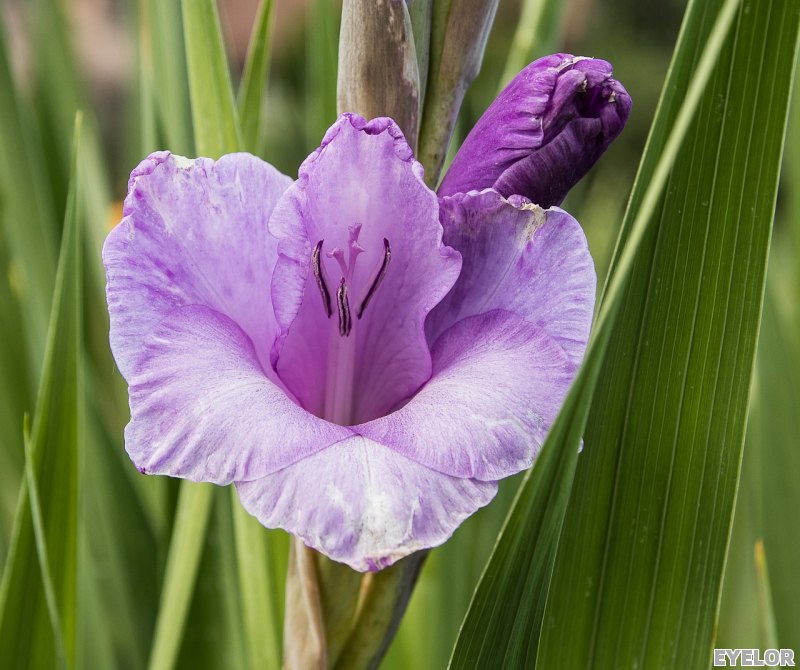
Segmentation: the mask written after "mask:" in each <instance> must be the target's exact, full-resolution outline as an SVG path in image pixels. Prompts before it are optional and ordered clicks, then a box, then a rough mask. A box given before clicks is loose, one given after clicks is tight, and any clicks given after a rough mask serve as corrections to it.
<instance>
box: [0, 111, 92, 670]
mask: <svg viewBox="0 0 800 670" xmlns="http://www.w3.org/2000/svg"><path fill="white" fill-rule="evenodd" d="M79 127H80V126H79V123H76V132H75V140H74V142H75V144H74V147H75V149H74V150H73V151H74V152H73V162H72V166H73V178H72V180H71V184H70V189H69V196H68V200H67V211H66V215H65V221H64V232H63V235H62V244H61V254H60V260H59V264H58V271H57V274H56V283H55V291H54V294H53V306H52V310H51V317H50V327H49V330H48V334H47V347H46V353H45V359H44V365H43V368H42V378H41V382H40V385H39V393H38V397H37V401H36V411H35V416H34V423H33V429H32V432H31V435H30V439H29V440H26V442H27V445H26V446H27V448H26V457H27V463H26V473H27V476H26V483H27V485H23V487H22V489H21V491H20V500H19V506H18V508H17V510H18V511H17V517H16V520H15V531H14V537H13V541H12V547H11V551H10V554H9V558H8V561H7V563H6V567H5V571H4V574H3V581H2V586H1V587H0V667H4V668H29V667H30V668H38V667H73V666H74V660H75V637H76V621H77V617H76V593H77V579H76V576H77V550H78V549H77V548H78V477H79V471H78V449H79V447H78V445H79V443H80V439H81V430H82V400H81V389H82V383H81V376H82V360H81V355H82V299H81V281H82V271H81V249H82V242H81V234H80V233H81V228H80V225H79V222H78V220H77V219H78V213H77V207H78V198H77V195H76V192H77V188H78V187H77V176H76V175H75V167H76V166H77V147H78V145H79V138H80V133H79Z"/></svg>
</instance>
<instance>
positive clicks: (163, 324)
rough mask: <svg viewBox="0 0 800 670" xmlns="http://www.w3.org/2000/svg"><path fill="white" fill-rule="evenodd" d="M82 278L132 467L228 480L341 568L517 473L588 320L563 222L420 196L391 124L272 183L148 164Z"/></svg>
mask: <svg viewBox="0 0 800 670" xmlns="http://www.w3.org/2000/svg"><path fill="white" fill-rule="evenodd" d="M103 259H104V263H105V266H106V272H107V280H108V285H107V296H108V305H109V312H110V315H111V346H112V349H113V352H114V356H115V358H116V361H117V364H118V366H119V368H120V371H121V372H122V374H123V376H124V377H125V379H126V380H127V381H128V384H129V391H130V407H131V421H130V423H129V425H128V426H127V428H126V431H125V443H126V449H127V451H128V453H129V454H130V456H131V458H132V460H133V461H134V462H135V463H136V465H137V467H138V468H139V469H140V470H141V471H142V472H146V473H155V474H166V475H172V476H176V477H183V478H186V479H190V480H194V481H206V482H214V483H216V484H229V483H231V482H233V483H235V484H236V487H237V490H238V492H239V496H240V499H241V501H242V504H243V505H244V507H245V508H246V509H247V510H248V511H249V512H250V513H252V514H253V515H255V516H256V517H257V518H258V519H259V520H260V521H261V523H262V524H264V525H265V526H267V527H281V528H284V529H286V530H287V531H289V532H290V533H293V534H294V535H297V536H298V537H300V538H302V540H303V541H304V542H305V543H306V544H307V545H309V546H311V547H313V548H315V549H317V550H319V551H321V552H323V553H324V554H326V555H328V556H329V557H331V558H333V559H335V560H337V561H342V562H345V563H347V564H349V565H350V566H352V567H353V568H355V569H357V570H375V569H380V568H383V567H386V566H388V565H390V564H392V563H393V562H394V561H396V560H398V559H399V558H402V557H403V556H406V555H408V554H410V553H412V552H414V551H416V550H418V549H423V548H428V547H432V546H436V545H438V544H440V543H442V542H444V541H445V540H446V539H447V538H448V537H449V536H450V535H451V534H452V532H453V531H454V529H455V528H456V527H457V526H458V525H459V524H460V523H461V522H462V521H463V520H464V519H465V518H466V517H467V516H469V515H470V514H472V513H473V512H475V511H476V510H477V509H478V508H480V507H481V506H483V505H485V504H487V503H488V502H489V501H490V500H491V499H492V497H493V496H494V495H495V493H496V491H497V481H498V480H499V479H501V478H503V477H506V476H509V475H511V474H514V473H516V472H519V471H520V470H523V469H525V468H527V467H529V466H530V465H531V463H532V461H533V459H534V456H535V455H536V452H537V450H538V448H539V447H540V446H541V444H542V441H543V440H544V437H545V435H546V433H547V430H548V428H549V426H550V425H551V423H552V421H553V420H554V418H555V416H556V414H557V412H558V409H559V407H560V405H561V403H562V401H563V398H564V396H565V394H566V391H567V389H568V386H569V384H570V382H571V381H572V379H573V377H574V375H575V371H576V369H577V366H578V365H579V364H580V361H581V358H582V356H583V352H584V349H585V346H586V342H587V339H588V335H589V328H590V323H591V316H592V310H593V305H594V292H595V275H594V268H593V264H592V260H591V257H590V256H589V253H588V249H587V246H586V241H585V238H584V236H583V233H582V231H581V228H580V226H579V225H578V224H577V222H576V221H575V220H574V219H573V218H572V217H570V216H569V215H568V214H567V213H566V212H564V211H562V210H560V209H557V208H551V209H548V210H544V209H541V208H540V207H538V206H537V205H534V204H532V203H531V202H530V201H529V200H528V199H527V198H524V197H521V196H516V195H515V196H512V197H508V198H506V197H504V196H503V195H502V194H501V193H499V192H497V191H496V190H492V189H485V190H480V191H469V192H466V193H457V194H456V193H454V194H453V195H452V197H445V198H442V199H441V201H440V200H439V198H437V195H436V194H435V193H434V192H433V191H431V190H430V189H429V188H427V186H426V185H425V183H424V181H423V179H422V167H421V165H420V164H419V163H418V162H417V161H416V160H415V159H414V157H413V155H412V153H411V150H410V149H409V147H408V145H407V144H406V142H405V139H404V138H403V136H402V133H401V132H400V130H399V128H398V127H397V126H396V125H395V124H394V122H393V121H392V120H391V119H386V118H379V119H374V120H372V121H365V120H364V119H363V118H361V117H359V116H356V115H352V114H344V115H342V117H340V118H339V120H338V121H337V122H336V123H335V124H334V125H333V126H332V127H331V129H330V130H329V131H328V133H327V134H326V136H325V138H324V139H323V141H322V145H321V147H320V148H319V149H318V150H317V151H316V152H315V153H313V154H312V155H311V156H309V158H308V159H307V160H306V161H305V162H304V163H303V165H302V166H301V168H300V173H299V178H298V179H297V180H296V181H294V182H293V181H292V180H291V179H289V178H288V177H286V176H284V175H282V174H280V173H279V172H278V171H277V170H275V169H274V168H273V167H271V166H270V165H268V164H267V163H264V162H263V161H261V160H259V159H258V158H255V157H253V156H250V155H248V154H232V155H228V156H224V157H222V158H221V159H220V160H218V161H216V162H214V161H211V160H208V159H203V158H199V159H196V160H188V159H185V158H180V157H177V156H173V155H171V154H169V153H168V152H159V153H155V154H153V155H151V156H150V157H148V158H147V159H145V160H144V161H143V162H142V163H141V165H139V167H137V168H136V169H135V170H134V171H133V173H132V175H131V179H130V183H129V193H128V197H127V199H126V201H125V209H124V218H123V220H122V222H121V223H120V224H119V225H118V226H117V227H116V228H115V229H114V230H113V231H112V232H111V233H110V235H109V237H108V239H107V240H106V243H105V247H104V250H103Z"/></svg>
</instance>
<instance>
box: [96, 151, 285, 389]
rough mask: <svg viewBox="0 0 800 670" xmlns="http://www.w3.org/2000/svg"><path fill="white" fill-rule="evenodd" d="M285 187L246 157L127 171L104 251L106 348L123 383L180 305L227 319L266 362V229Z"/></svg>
mask: <svg viewBox="0 0 800 670" xmlns="http://www.w3.org/2000/svg"><path fill="white" fill-rule="evenodd" d="M290 183H291V180H290V179H289V178H288V177H285V176H284V175H282V174H280V173H279V172H278V171H277V170H276V169H275V168H273V167H272V166H271V165H269V164H267V163H265V162H263V161H262V160H260V159H258V158H256V157H255V156H250V155H249V154H231V155H228V156H223V157H222V158H221V159H220V160H218V161H216V162H214V161H211V160H209V159H206V158H198V159H196V160H188V159H186V158H182V157H180V156H173V155H171V154H170V153H169V152H159V153H155V154H152V155H151V156H150V157H149V158H147V159H145V160H144V161H142V163H141V164H140V165H139V166H138V167H137V168H136V169H135V170H134V171H133V173H132V174H131V179H130V182H129V185H128V189H129V190H128V197H127V198H126V200H125V209H124V214H125V216H124V218H123V219H122V222H121V223H120V224H119V225H118V226H117V227H116V228H115V229H114V230H113V231H112V232H111V233H110V234H109V236H108V238H107V239H106V242H105V246H104V247H103V262H104V264H105V267H106V277H107V287H106V293H107V298H108V311H109V315H110V317H111V335H110V339H111V349H112V351H113V352H114V358H115V359H116V361H117V365H118V366H119V369H120V371H121V372H122V374H123V376H124V377H125V378H126V379H128V380H129V379H130V375H131V373H132V370H133V368H134V366H135V365H136V362H137V360H138V358H139V356H140V354H141V352H142V342H143V341H144V339H145V337H146V336H147V335H148V334H149V333H150V332H152V331H153V329H154V328H155V327H156V325H157V324H158V323H159V322H160V321H161V319H162V318H164V316H165V315H166V314H168V313H169V312H170V311H171V310H173V309H174V308H176V307H180V306H183V305H192V304H197V305H205V306H207V307H210V308H212V309H214V310H216V311H218V312H220V313H222V314H225V315H226V316H228V317H230V318H231V319H233V320H234V321H235V322H236V323H237V324H238V325H239V327H240V328H242V330H243V331H244V332H245V333H246V334H247V335H248V337H250V339H251V340H252V341H253V344H254V346H255V348H256V350H257V351H258V353H259V358H260V359H261V362H262V364H266V363H267V362H268V359H269V355H268V354H269V351H270V348H271V347H272V343H273V340H274V338H275V332H276V330H277V329H276V324H275V317H274V315H273V312H272V308H271V306H270V294H269V291H270V279H271V277H272V271H273V268H274V266H275V261H276V258H277V251H276V244H277V243H276V241H275V240H274V239H273V238H271V236H270V235H269V233H268V230H267V220H268V219H269V216H270V214H271V213H272V209H273V207H274V206H275V203H276V202H277V200H278V198H279V196H280V195H281V193H283V192H284V191H285V190H286V188H287V187H288V186H289V184H290Z"/></svg>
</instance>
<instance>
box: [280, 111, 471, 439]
mask: <svg viewBox="0 0 800 670" xmlns="http://www.w3.org/2000/svg"><path fill="white" fill-rule="evenodd" d="M354 227H357V228H354ZM270 230H271V231H272V233H273V234H274V235H275V236H276V237H277V238H279V239H280V247H279V253H280V260H279V262H278V266H277V269H276V272H275V277H274V281H273V304H274V305H275V311H276V314H277V315H278V318H279V320H280V322H281V327H282V329H283V331H282V332H284V333H286V338H285V341H284V342H283V344H282V348H281V349H280V352H279V355H278V360H277V368H276V369H277V371H278V374H279V375H280V378H281V380H282V381H283V382H284V383H285V384H286V386H287V387H288V388H289V389H290V390H291V391H292V392H293V393H294V395H295V396H296V397H297V399H298V400H299V402H300V403H301V404H302V406H303V407H305V408H306V409H307V410H309V411H310V412H313V413H314V414H317V415H318V416H325V418H328V419H330V420H333V421H336V422H337V423H343V424H354V423H358V422H361V421H365V420H368V419H371V418H374V417H376V416H380V415H381V414H384V413H386V412H388V411H391V409H393V408H394V407H395V406H397V405H398V403H400V402H402V401H403V400H405V399H406V398H407V397H408V396H410V395H411V394H413V393H414V392H415V391H416V390H417V389H418V388H419V387H420V386H421V385H422V384H423V383H424V382H425V381H426V380H427V379H428V377H429V375H430V370H431V363H430V352H429V349H428V344H427V341H426V339H425V333H424V321H425V316H426V315H427V314H428V312H429V311H430V310H431V309H433V307H434V306H435V305H436V304H437V303H438V302H439V301H440V300H441V299H442V298H443V297H444V295H445V294H446V293H447V292H448V291H449V290H450V287H451V286H452V285H453V283H454V282H455V280H456V278H457V276H458V272H459V269H460V265H461V261H460V258H459V256H458V254H457V253H456V252H454V251H453V250H452V249H450V248H448V247H446V246H444V245H442V227H441V224H440V223H439V219H438V200H437V198H436V195H435V194H434V193H433V192H432V191H431V190H430V189H429V188H427V186H426V185H425V183H424V181H423V179H422V167H421V165H420V164H419V163H418V162H417V161H415V160H414V158H413V155H412V153H411V150H410V149H409V147H408V145H407V144H406V142H405V140H404V138H403V135H402V133H401V132H400V129H399V128H398V127H397V126H396V125H395V124H394V122H392V121H391V119H373V120H372V121H369V122H368V121H365V120H364V119H363V118H361V117H359V116H356V115H352V114H344V115H343V116H342V117H341V118H340V119H339V120H338V121H337V122H336V124H335V125H334V126H333V127H332V128H331V129H330V130H329V131H328V133H327V135H326V136H325V139H324V141H323V143H322V146H321V147H320V148H319V149H318V150H317V151H316V152H315V153H314V154H312V155H311V156H310V157H309V158H308V159H307V160H306V162H305V163H303V166H302V168H301V170H300V177H299V179H298V180H297V182H295V183H294V184H293V185H292V186H291V187H290V188H289V189H288V190H287V191H286V193H285V195H284V196H283V197H282V198H281V200H280V202H279V204H278V205H277V206H276V208H275V212H274V213H273V216H272V218H271V220H270ZM353 236H355V237H357V245H358V248H359V251H358V252H357V254H356V255H357V260H356V262H355V263H354V265H353V266H352V276H350V275H349V274H348V273H347V272H345V270H344V269H343V268H342V267H341V265H340V263H339V262H338V261H337V260H336V259H335V258H333V257H329V254H331V253H335V251H336V250H337V249H338V250H341V253H342V255H343V258H344V259H345V260H346V261H347V262H348V263H349V258H350V248H351V244H352V242H353ZM318 243H320V252H319V265H320V272H321V274H322V276H323V278H324V280H325V282H326V286H327V290H328V292H329V295H330V302H331V312H326V310H325V308H324V300H323V298H322V296H321V293H320V286H319V285H318V281H319V280H318V278H317V277H316V276H315V273H314V272H313V271H312V255H313V251H314V249H315V246H316V245H317V244H318ZM387 244H388V249H387ZM389 249H390V256H391V262H388V260H389V259H388V258H387V254H388V253H389ZM384 261H386V262H387V263H388V266H387V269H386V273H385V276H384V277H383V279H382V281H381V282H380V284H379V286H378V287H377V290H376V291H375V293H374V295H373V296H372V298H371V300H370V301H369V303H368V305H367V306H366V308H365V309H364V310H363V313H360V310H359V307H360V306H361V305H362V304H363V303H364V300H365V297H366V296H367V294H368V293H369V289H370V287H371V286H372V285H373V284H374V283H375V279H376V276H377V274H378V272H379V270H380V268H381V266H382V264H383V263H384ZM342 281H345V283H346V289H347V299H348V301H349V316H350V319H351V325H352V331H351V332H350V333H349V334H348V335H347V336H346V337H345V336H340V325H341V323H340V322H341V316H340V314H339V313H338V309H337V303H336V300H335V297H336V292H337V287H339V286H340V282H342ZM298 310H299V311H298ZM329 314H330V315H329ZM295 315H296V316H295ZM344 368H347V369H346V370H344V371H343V369H344ZM336 375H339V377H340V378H339V379H338V380H337V379H334V377H335V376H336ZM333 396H336V397H335V401H336V403H338V404H337V407H336V408H334V409H333V410H332V409H331V402H332V400H331V398H332V397H333Z"/></svg>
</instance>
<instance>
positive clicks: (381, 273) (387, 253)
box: [356, 237, 392, 319]
mask: <svg viewBox="0 0 800 670" xmlns="http://www.w3.org/2000/svg"><path fill="white" fill-rule="evenodd" d="M390 260H392V250H391V249H390V248H389V240H387V239H386V238H385V237H384V238H383V262H382V263H381V266H380V268H379V269H378V274H376V275H375V279H373V280H372V285H371V286H370V287H369V291H367V294H366V295H365V296H364V299H363V300H362V301H361V304H360V305H359V306H358V311H357V312H356V316H357V317H358V318H359V319H360V318H361V316H362V315H363V314H364V310H365V309H366V308H367V305H369V302H370V300H372V297H373V296H374V295H375V293H376V292H377V291H378V287H379V286H380V285H381V282H382V281H383V278H384V277H385V276H386V271H387V270H388V269H389V261H390Z"/></svg>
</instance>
